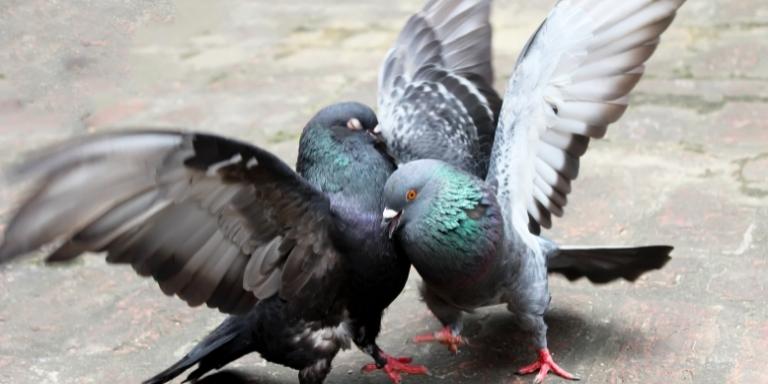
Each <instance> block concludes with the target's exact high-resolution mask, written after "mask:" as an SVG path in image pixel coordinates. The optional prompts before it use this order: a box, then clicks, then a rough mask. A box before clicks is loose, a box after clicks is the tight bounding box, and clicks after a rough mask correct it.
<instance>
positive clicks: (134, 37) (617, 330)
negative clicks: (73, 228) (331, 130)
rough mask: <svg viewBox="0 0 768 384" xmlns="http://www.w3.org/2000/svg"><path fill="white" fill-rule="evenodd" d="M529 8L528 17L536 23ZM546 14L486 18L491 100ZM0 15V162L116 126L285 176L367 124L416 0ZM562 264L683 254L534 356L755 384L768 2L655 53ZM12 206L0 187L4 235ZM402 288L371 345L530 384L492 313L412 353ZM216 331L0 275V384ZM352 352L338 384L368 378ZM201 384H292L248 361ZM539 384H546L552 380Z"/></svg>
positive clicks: (56, 277) (700, 4)
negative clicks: (355, 123)
mask: <svg viewBox="0 0 768 384" xmlns="http://www.w3.org/2000/svg"><path fill="white" fill-rule="evenodd" d="M528 3H533V4H528ZM552 3H553V1H541V2H525V1H519V0H516V1H511V0H509V1H503V0H502V1H497V2H496V4H495V5H494V14H493V19H494V38H495V40H494V53H495V68H496V73H497V79H496V80H497V81H496V86H497V87H498V88H499V89H500V90H503V87H504V85H505V79H506V77H507V76H508V74H509V72H510V70H511V68H512V65H513V63H514V60H515V58H516V55H517V52H518V51H519V50H520V48H521V47H522V44H523V43H524V41H525V39H526V37H527V36H528V35H529V34H530V33H531V32H532V31H533V30H534V29H535V27H536V25H537V24H538V23H539V22H540V20H541V19H542V17H543V16H544V15H545V14H546V12H547V10H548V9H549V7H551V5H552ZM210 4H212V2H205V1H202V0H178V1H175V2H172V3H171V2H167V1H149V0H143V1H142V0H133V1H118V0H105V1H96V0H76V1H75V0H73V1H68V2H56V1H49V0H4V1H3V2H2V4H0V47H2V49H0V148H4V149H5V150H3V151H0V164H2V165H8V164H10V163H11V162H13V161H16V160H18V159H20V158H21V155H22V154H23V153H25V152H27V151H28V150H31V149H34V148H39V147H41V146H43V145H45V144H48V143H52V142H56V141H58V140H61V139H64V138H66V137H70V136H72V135H79V134H84V133H86V132H91V131H100V130H106V129H110V128H111V127H115V126H145V125H151V126H181V127H188V128H194V129H202V130H208V131H214V132H219V133H222V134H227V135H231V136H235V137H239V138H241V139H245V140H249V141H252V142H254V143H257V144H259V145H261V146H263V147H266V148H268V149H269V150H272V151H274V152H276V153H278V154H279V155H280V156H281V157H282V158H284V159H286V161H289V162H290V163H293V161H294V159H295V157H296V149H297V138H298V135H299V132H300V129H301V128H302V124H303V123H304V122H305V121H306V120H307V119H308V118H309V117H310V116H311V115H312V113H313V112H314V111H315V110H317V109H318V108H319V107H321V106H323V105H326V104H329V103H332V102H335V101H338V100H345V99H353V100H360V101H363V102H367V103H369V104H373V103H374V102H375V92H376V76H377V72H378V66H379V63H380V61H381V60H382V58H383V56H384V54H385V52H386V50H387V49H388V47H389V46H390V44H391V43H392V41H393V40H394V37H395V35H396V33H397V31H398V30H399V28H401V27H402V25H403V24H404V22H405V20H406V19H407V17H408V16H409V15H410V14H411V13H412V12H414V11H415V10H416V9H418V8H419V7H420V6H421V1H420V0H392V1H386V2H381V1H376V2H374V1H367V2H366V1H353V0H343V1H339V0H336V1H331V0H321V1H316V0H294V1H263V0H259V1H242V0H224V1H219V2H216V3H215V4H216V6H215V7H211V6H210ZM574 190H575V192H574V193H573V195H572V197H571V199H570V204H569V206H568V208H567V214H566V217H565V218H564V219H562V220H557V221H556V222H555V229H554V230H553V231H552V232H550V233H548V234H547V235H549V236H550V237H551V238H553V239H556V240H558V241H560V242H562V243H574V244H583V243H586V244H615V243H622V244H646V243H668V244H673V245H675V246H676V249H675V252H674V254H673V256H674V259H673V260H672V261H671V262H670V263H669V265H668V266H667V267H666V268H665V269H664V270H662V271H659V272H656V273H652V274H649V275H647V276H645V277H644V278H642V279H641V280H640V281H638V282H637V283H635V284H625V283H623V282H622V283H616V284H610V285H607V286H594V285H591V284H589V283H587V282H583V281H580V282H577V283H569V282H567V281H565V280H563V279H560V278H553V279H552V286H553V301H552V306H551V311H550V313H549V316H548V322H549V325H550V332H549V340H550V344H551V345H550V347H551V349H552V350H553V352H554V354H555V357H556V359H557V360H558V361H559V362H560V363H561V365H562V366H563V367H565V368H567V369H570V370H571V371H572V372H575V373H577V374H579V375H580V376H581V377H582V379H583V380H584V381H585V382H589V383H604V382H610V383H689V382H690V383H768V370H766V366H768V358H766V357H765V353H766V350H768V309H767V308H766V299H768V287H767V285H768V279H766V277H765V276H766V274H768V255H767V251H768V4H766V3H765V2H764V1H762V0H739V1H733V0H730V1H729V0H696V1H690V2H689V3H688V4H686V5H685V6H684V7H683V10H682V11H681V12H680V15H679V17H678V19H677V20H676V21H675V23H674V24H673V25H672V27H671V29H670V30H669V31H668V32H667V33H666V35H665V36H664V39H663V41H662V44H661V45H660V47H659V49H658V51H657V53H656V55H655V56H654V58H653V59H652V60H651V61H650V63H649V64H648V70H647V75H646V76H645V78H644V79H643V80H642V81H641V83H640V84H639V86H638V88H637V90H636V92H635V93H634V100H633V104H632V106H631V107H630V109H629V110H628V112H627V113H626V115H625V116H624V118H623V119H622V120H621V121H620V122H619V123H617V124H615V125H614V126H613V127H612V129H610V130H609V133H608V137H607V138H606V139H605V140H602V141H599V142H594V144H593V145H592V147H591V149H590V151H589V153H588V154H587V155H586V156H585V157H584V159H583V161H582V173H581V176H580V179H579V180H578V181H577V182H576V183H575V188H574ZM18 192H19V191H18V189H16V188H8V187H7V186H3V187H2V188H0V199H1V200H2V203H1V204H0V212H1V213H0V215H2V216H1V217H0V219H2V220H0V222H4V221H5V220H6V219H7V217H8V212H7V209H8V205H9V204H8V202H9V201H11V200H12V199H13V198H15V197H16V196H18ZM417 284H418V278H417V276H416V274H415V273H414V274H413V275H412V277H411V281H410V282H409V284H408V287H407V289H406V291H405V293H404V294H403V295H402V296H401V298H400V299H398V301H397V302H396V303H395V304H394V305H393V306H392V307H391V309H390V310H389V312H388V314H387V317H386V319H385V326H384V333H383V334H382V337H381V343H382V345H383V346H384V347H385V349H386V350H388V351H389V352H391V353H393V354H405V355H413V356H414V357H415V360H416V361H417V362H419V363H423V364H426V365H428V366H429V367H430V368H431V370H432V373H433V375H432V376H430V377H406V378H405V382H407V383H476V382H486V383H502V382H512V383H527V382H531V381H532V378H531V377H525V378H518V377H515V376H514V375H512V372H513V370H514V369H515V368H517V367H518V366H520V365H522V364H524V363H527V362H528V361H529V360H530V359H532V358H533V357H534V353H533V351H531V350H530V349H529V348H528V346H527V344H526V339H525V338H524V336H523V335H521V334H520V333H519V332H517V331H516V329H515V327H514V325H513V324H511V322H510V321H509V316H508V315H507V314H505V313H504V310H503V308H493V309H488V310H482V311H479V312H478V313H477V314H476V315H473V316H470V318H469V321H468V322H467V326H466V335H467V336H469V338H470V340H471V345H470V346H468V347H466V348H464V349H463V350H462V351H461V352H460V353H459V354H458V355H457V356H453V355H451V354H450V353H449V352H448V351H447V350H444V349H443V348H442V347H439V346H423V345H418V346H417V345H413V344H410V343H408V342H407V340H408V339H409V338H410V337H411V336H413V335H415V334H418V333H422V332H425V331H427V330H430V329H434V328H435V327H436V326H437V323H436V321H435V320H433V319H432V318H431V317H430V315H429V313H428V312H427V310H426V309H425V307H424V306H423V305H422V303H420V302H419V301H418V299H417V293H416V287H417ZM221 319H222V315H221V314H218V313H216V312H214V311H211V310H207V309H199V308H198V309H190V308H186V307H185V305H184V304H183V303H181V302H180V301H178V300H176V299H172V298H167V297H164V296H163V295H162V294H161V293H160V291H159V290H158V289H157V288H156V286H155V285H154V283H153V282H151V281H148V280H143V279H140V278H137V277H135V276H134V274H133V273H132V271H131V270H130V269H129V268H116V267H109V266H107V265H106V264H105V263H104V261H103V260H102V258H99V257H94V256H91V257H85V258H81V259H80V260H77V261H76V262H74V263H73V264H72V265H68V266H62V267H55V268H46V267H44V266H43V265H42V263H41V258H40V256H39V255H38V256H37V257H32V258H27V259H25V260H23V261H20V262H17V263H14V264H12V265H9V266H4V267H0V383H41V384H42V383H105V382H108V383H136V382H139V381H140V380H141V379H143V378H147V377H148V376H150V375H151V374H153V373H155V372H157V371H158V370H160V369H163V368H165V367H166V366H167V365H169V364H170V363H172V362H174V361H175V360H176V359H177V358H178V357H180V356H182V355H183V354H184V352H185V351H187V350H188V349H189V348H190V347H191V346H192V345H193V344H194V343H195V341H196V340H198V339H199V338H200V337H202V336H203V335H204V334H205V333H206V332H207V331H208V330H209V329H211V328H212V327H214V326H215V325H216V324H217V323H218V322H219V321H220V320H221ZM365 362H367V359H366V356H364V355H363V354H362V353H360V352H358V351H354V350H353V351H348V352H345V353H343V354H342V355H340V356H339V358H338V359H337V360H336V362H335V369H334V371H333V373H332V375H331V376H330V380H329V382H334V383H350V382H351V383H387V380H386V378H385V377H384V376H383V375H382V374H372V375H362V374H360V373H359V372H358V369H359V367H360V366H361V365H362V364H363V363H365ZM234 367H235V368H234V370H228V371H226V373H224V374H218V375H214V376H212V377H211V378H210V379H207V380H205V381H204V382H206V383H259V384H278V383H294V382H295V372H293V371H291V370H287V369H283V368H281V367H278V366H276V365H272V364H267V363H265V362H264V361H262V360H261V359H260V358H259V357H258V356H251V357H248V358H245V359H242V360H241V361H239V362H238V363H237V364H235V365H234ZM549 381H550V382H558V380H557V379H555V378H550V379H549Z"/></svg>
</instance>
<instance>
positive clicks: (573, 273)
mask: <svg viewBox="0 0 768 384" xmlns="http://www.w3.org/2000/svg"><path fill="white" fill-rule="evenodd" d="M670 252H672V247H671V246H668V245H651V246H645V247H603V248H601V247H560V248H559V249H557V250H555V251H554V252H553V253H551V254H550V255H549V257H548V259H547V268H548V269H549V272H550V273H559V274H562V275H564V276H565V277H566V278H568V280H576V279H579V278H582V277H586V278H587V279H589V281H591V282H593V283H607V282H610V281H613V280H617V279H625V280H629V281H635V280H637V278H638V277H640V275H642V274H643V273H645V272H648V271H650V270H653V269H661V267H663V266H664V264H666V263H667V261H669V259H670V257H669V253H670Z"/></svg>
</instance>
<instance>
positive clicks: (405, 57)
mask: <svg viewBox="0 0 768 384" xmlns="http://www.w3.org/2000/svg"><path fill="white" fill-rule="evenodd" d="M490 7H491V4H490V0H482V1H476V0H472V1H469V0H464V1H462V0H446V1H430V2H429V3H427V5H425V6H424V9H422V10H421V11H420V12H418V13H417V14H415V15H413V16H412V17H411V18H410V19H409V20H408V22H407V23H406V25H405V27H404V28H403V30H402V31H401V32H400V35H399V37H398V39H397V42H396V43H395V46H394V47H393V48H392V49H391V50H390V51H389V53H388V55H387V57H386V59H385V60H384V63H383V64H382V67H381V71H380V73H379V95H378V104H379V115H380V116H379V117H380V119H379V121H380V125H379V129H380V131H381V134H382V136H383V137H384V139H385V141H386V142H387V147H388V148H389V150H390V152H391V153H392V154H393V155H394V156H395V157H396V158H397V160H398V161H399V162H401V163H404V162H408V161H411V160H416V159H423V158H432V159H441V160H444V161H447V162H449V163H451V164H453V165H455V166H458V167H461V168H464V169H466V170H468V171H470V172H473V173H476V174H483V175H484V174H485V170H486V169H487V165H488V164H487V162H488V158H489V155H490V149H491V146H492V143H493V133H494V129H495V126H496V119H497V116H498V111H499V108H500V107H501V100H500V99H499V97H498V95H497V94H496V92H495V91H494V90H493V88H492V84H493V70H492V67H491V26H490V21H489V15H490Z"/></svg>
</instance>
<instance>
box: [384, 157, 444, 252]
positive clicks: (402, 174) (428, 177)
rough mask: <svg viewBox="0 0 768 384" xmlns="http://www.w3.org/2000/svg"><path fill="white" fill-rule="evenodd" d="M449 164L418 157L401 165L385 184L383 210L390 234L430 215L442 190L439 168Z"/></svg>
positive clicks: (390, 235)
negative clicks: (438, 175)
mask: <svg viewBox="0 0 768 384" xmlns="http://www.w3.org/2000/svg"><path fill="white" fill-rule="evenodd" d="M447 166H448V165H447V164H446V163H443V162H441V161H438V160H416V161H412V162H409V163H406V164H404V165H401V166H400V167H399V168H398V169H397V170H396V171H395V172H394V173H393V174H392V176H390V177H389V179H388V180H387V184H386V185H385V186H384V207H385V208H384V213H383V220H384V221H383V224H386V225H387V226H388V231H389V237H392V236H393V234H394V233H395V231H397V230H398V229H400V227H403V226H406V225H407V224H409V223H410V222H412V221H415V220H419V219H421V218H423V217H425V216H426V215H427V214H428V211H429V208H430V206H431V205H432V203H433V201H434V199H435V197H436V196H437V194H438V192H439V190H440V180H439V179H438V178H436V177H435V176H436V171H437V170H438V169H441V168H444V167H447Z"/></svg>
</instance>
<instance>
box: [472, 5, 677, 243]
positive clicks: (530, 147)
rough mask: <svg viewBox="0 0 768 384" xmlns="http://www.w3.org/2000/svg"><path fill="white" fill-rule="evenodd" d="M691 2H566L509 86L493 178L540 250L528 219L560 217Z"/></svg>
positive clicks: (514, 221) (507, 211)
mask: <svg viewBox="0 0 768 384" xmlns="http://www.w3.org/2000/svg"><path fill="white" fill-rule="evenodd" d="M683 2H684V0H655V1H654V0H626V1H621V2H616V1H610V0H563V1H560V2H559V3H558V4H557V5H556V6H555V8H554V9H553V10H552V12H551V13H550V14H549V16H548V17H547V19H546V20H545V21H544V23H543V24H542V25H541V26H540V27H539V29H538V31H537V32H536V33H535V34H534V36H533V37H531V40H530V41H529V42H528V44H527V45H526V48H525V49H524V51H523V53H522V55H521V58H520V59H519V60H518V63H517V67H516V69H515V71H514V73H513V74H512V77H511V78H510V80H509V84H508V87H507V91H506V94H505V96H504V104H503V106H502V111H501V118H500V121H499V126H498V128H497V131H496V139H495V142H494V147H493V153H492V155H491V164H490V170H489V172H488V178H487V180H488V181H489V182H490V183H491V184H492V185H495V186H496V187H497V188H498V198H499V203H500V204H501V206H502V208H503V209H504V215H505V220H507V224H508V225H507V226H506V227H507V229H508V230H511V229H512V228H514V229H515V230H516V231H517V232H518V233H519V234H521V235H522V236H523V238H524V239H525V240H526V243H527V244H529V245H530V246H531V247H533V248H536V245H535V241H534V240H533V239H532V238H531V236H530V233H529V230H528V224H529V222H528V220H529V215H530V217H531V218H533V220H535V222H536V223H538V224H540V225H541V226H544V227H546V228H549V227H550V225H551V214H554V215H556V216H561V215H562V214H563V207H564V206H565V204H566V196H567V195H568V193H570V192H571V181H572V180H573V179H575V178H576V176H577V175H578V171H579V158H580V157H581V156H582V155H583V154H584V153H585V151H586V150H587V145H588V144H589V140H590V139H592V138H601V137H603V135H605V132H606V128H607V126H608V125H609V124H611V123H613V122H615V121H616V120H618V119H619V117H621V115H622V114H623V112H624V110H625V109H626V108H627V103H628V94H629V92H630V91H631V90H632V89H633V88H634V86H635V84H637V82H638V81H639V80H640V77H641V76H642V74H643V71H644V65H643V63H644V62H645V61H646V60H648V58H649V57H650V56H651V54H653V52H654V50H655V49H656V46H657V45H658V43H659V36H660V35H661V33H662V32H664V30H666V28H667V27H668V26H669V25H670V23H671V22H672V19H673V18H674V17H675V12H676V11H677V9H678V8H679V7H680V6H681V5H682V3H683Z"/></svg>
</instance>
